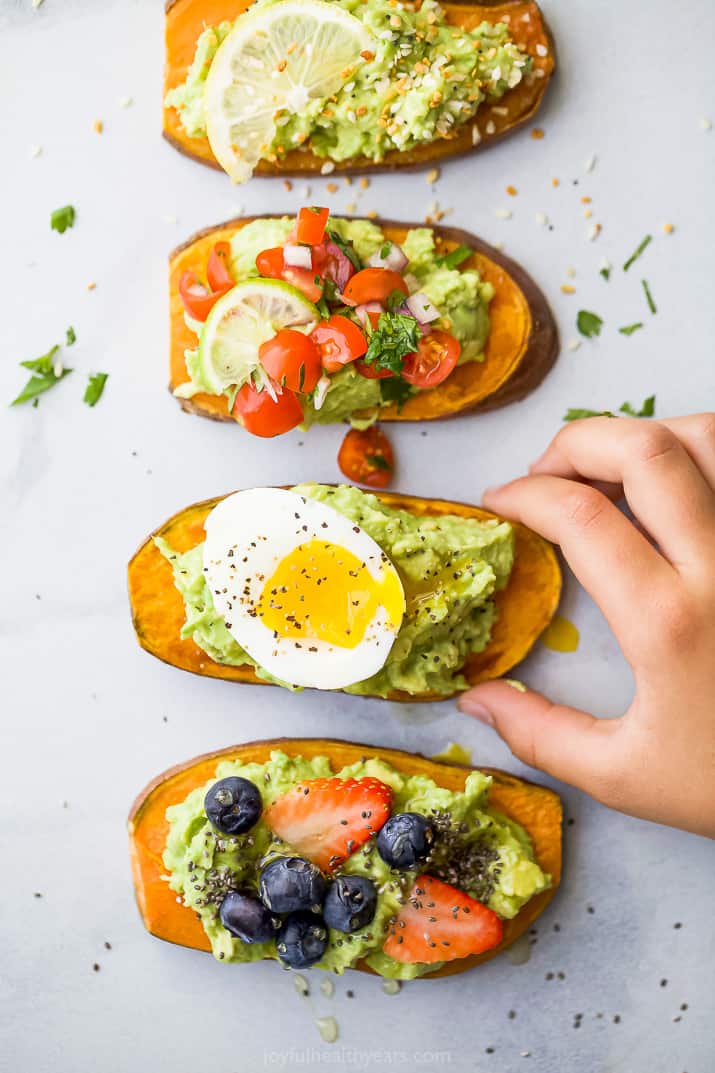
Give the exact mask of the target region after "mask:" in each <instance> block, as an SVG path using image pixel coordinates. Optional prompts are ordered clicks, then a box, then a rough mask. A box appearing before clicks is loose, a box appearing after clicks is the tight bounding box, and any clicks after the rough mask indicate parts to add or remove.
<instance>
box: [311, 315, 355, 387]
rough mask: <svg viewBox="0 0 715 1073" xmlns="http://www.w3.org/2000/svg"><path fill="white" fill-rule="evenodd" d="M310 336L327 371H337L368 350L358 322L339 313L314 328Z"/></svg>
mask: <svg viewBox="0 0 715 1073" xmlns="http://www.w3.org/2000/svg"><path fill="white" fill-rule="evenodd" d="M310 337H311V339H312V340H313V342H314V343H315V345H316V346H317V348H318V351H319V352H320V359H321V362H322V365H323V368H324V369H325V371H326V373H336V372H337V371H338V369H341V368H342V367H343V365H349V364H350V362H351V361H355V360H356V358H360V357H362V355H363V354H364V353H365V351H366V350H367V339H366V338H365V336H364V335H363V333H362V332H361V331H360V329H359V328H358V326H357V324H354V323H353V321H351V320H349V319H348V318H347V317H343V316H341V315H340V314H339V313H335V314H334V315H333V316H332V317H329V318H328V320H324V321H321V323H320V324H318V326H317V327H315V328H313V331H312V332H311V333H310Z"/></svg>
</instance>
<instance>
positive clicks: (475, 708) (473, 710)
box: [457, 697, 494, 727]
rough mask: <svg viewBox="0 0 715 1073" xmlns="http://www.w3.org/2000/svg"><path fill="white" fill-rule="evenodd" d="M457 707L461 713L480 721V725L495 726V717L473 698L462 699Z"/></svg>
mask: <svg viewBox="0 0 715 1073" xmlns="http://www.w3.org/2000/svg"><path fill="white" fill-rule="evenodd" d="M457 706H458V708H459V710H460V711H462V712H464V713H465V714H466V715H471V716H472V718H473V719H478V720H479V722H480V723H485V724H486V726H488V727H493V726H494V716H493V715H492V713H491V712H490V711H489V709H488V708H485V707H484V705H483V704H481V703H480V702H479V701H478V700H474V698H472V697H461V698H460V699H459V700H458V701H457Z"/></svg>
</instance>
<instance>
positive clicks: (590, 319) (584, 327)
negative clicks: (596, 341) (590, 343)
mask: <svg viewBox="0 0 715 1073" xmlns="http://www.w3.org/2000/svg"><path fill="white" fill-rule="evenodd" d="M576 327H577V328H578V330H579V331H580V332H581V335H585V336H586V338H587V339H592V338H593V336H594V335H600V334H601V328H602V327H603V321H602V319H601V318H600V317H599V315H598V313H589V311H588V310H587V309H580V310H579V312H578V316H577V317H576Z"/></svg>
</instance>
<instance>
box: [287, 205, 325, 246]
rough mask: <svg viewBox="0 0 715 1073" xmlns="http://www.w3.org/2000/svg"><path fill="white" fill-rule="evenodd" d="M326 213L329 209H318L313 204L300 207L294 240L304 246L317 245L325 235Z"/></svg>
mask: <svg viewBox="0 0 715 1073" xmlns="http://www.w3.org/2000/svg"><path fill="white" fill-rule="evenodd" d="M328 214H329V209H320V208H317V207H316V206H315V205H311V207H310V208H303V209H301V210H300V212H299V213H298V222H297V224H296V229H295V238H296V242H299V243H301V244H303V245H306V246H319V245H320V243H321V242H322V241H323V236H324V235H325V225H326V224H327V222H328Z"/></svg>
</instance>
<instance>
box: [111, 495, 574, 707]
mask: <svg viewBox="0 0 715 1073" xmlns="http://www.w3.org/2000/svg"><path fill="white" fill-rule="evenodd" d="M378 498H379V499H380V500H381V501H382V502H383V503H385V504H386V505H387V506H389V507H392V508H395V509H402V510H408V511H410V512H412V513H413V514H417V515H420V516H422V515H431V516H439V515H440V514H457V515H459V516H460V517H464V518H477V519H481V520H484V519H487V518H494V517H495V515H493V514H490V513H489V512H488V511H485V510H482V509H481V508H479V507H473V506H469V505H467V504H465V503H453V502H450V501H448V500H436V499H420V498H418V497H416V496H406V495H402V494H400V493H397V492H380V493H379V496H378ZM219 501H220V500H219V499H211V500H206V501H205V502H202V503H196V504H194V505H193V506H191V507H187V508H186V509H185V510H183V511H180V512H179V513H178V514H175V515H173V517H171V518H169V519H168V521H166V522H165V523H164V525H162V526H160V527H159V529H157V530H156V531H155V532H154V533H153V534H151V536H149V537H148V538H147V540H146V541H145V542H144V543H143V544H142V545H141V547H140V548H139V549H138V551H137V552H136V554H135V555H134V557H133V558H132V560H131V561H130V563H129V600H130V605H131V612H132V620H133V623H134V630H135V633H136V636H137V640H138V642H139V644H140V645H141V647H142V648H144V649H146V651H147V652H150V653H151V654H152V655H153V656H156V657H157V659H160V660H162V661H163V662H165V663H169V664H171V665H172V666H174V667H178V668H180V669H181V670H186V671H192V672H193V673H194V674H200V675H203V676H204V677H207V678H222V679H226V680H228V681H232V682H247V683H251V684H255V685H268V684H270V683H266V682H263V681H262V680H261V679H260V678H257V677H256V675H255V674H254V672H253V669H252V668H251V667H250V666H248V665H245V666H241V667H230V666H226V665H223V664H220V663H215V662H214V661H213V660H212V659H211V658H210V657H209V656H207V655H206V653H205V652H204V651H202V649H200V648H199V647H198V645H196V644H195V643H194V642H193V641H192V640H190V639H187V640H182V638H181V637H180V631H181V628H182V626H183V624H184V617H185V612H184V602H183V600H182V597H181V594H180V593H179V592H178V590H177V589H176V588H175V586H174V581H173V576H172V571H171V566H170V564H169V563H168V562H167V560H166V559H165V558H164V556H163V555H162V554H161V552H160V551H159V549H158V548H157V547H156V546H155V544H154V543H153V539H152V538H153V537H154V536H163V537H165V538H166V539H167V540H168V541H169V543H170V544H171V545H172V547H174V548H175V549H176V550H177V551H179V552H183V551H187V550H188V549H189V548H193V547H195V546H196V545H197V544H199V543H201V541H202V540H203V539H204V528H203V526H204V521H205V520H206V517H207V515H208V514H209V513H210V511H211V510H213V508H214V507H215V506H216V504H217V503H218V502H219ZM514 530H515V534H516V556H515V562H514V568H513V570H512V573H511V577H510V579H509V583H508V584H507V586H506V588H504V589H503V590H502V591H501V592H499V593H497V595H496V598H495V599H496V604H497V608H498V610H499V617H498V619H497V622H496V624H495V627H494V630H493V632H492V639H491V641H490V643H489V645H488V647H487V648H486V649H485V650H484V651H483V652H480V653H476V654H474V655H473V656H471V657H470V658H469V659H468V661H467V663H466V664H465V666H464V669H463V673H464V676H465V678H466V679H467V682H468V683H469V685H476V684H477V683H478V682H483V681H486V680H488V679H492V678H499V677H500V676H501V675H504V674H506V673H507V672H508V671H509V670H510V669H511V668H512V667H514V666H515V665H516V664H517V663H519V662H520V661H521V660H522V659H524V658H525V656H526V655H527V654H528V652H529V651H530V649H531V648H532V646H533V644H534V643H535V642H536V640H537V639H538V637H539V636H540V635H541V633H543V631H544V629H545V628H546V626H547V625H548V624H549V622H550V621H551V618H552V617H553V615H554V613H555V611H556V608H557V606H558V602H559V597H560V595H561V571H560V568H559V565H558V561H557V558H556V554H555V552H554V549H553V547H552V546H551V545H550V544H549V543H548V542H547V541H545V540H543V539H542V538H541V537H540V536H538V535H537V534H536V533H534V532H532V530H530V529H527V528H526V526H522V525H519V524H515V525H514ZM388 699H389V700H392V701H402V702H406V703H407V702H409V703H416V702H419V701H434V700H443V699H446V698H445V697H443V696H441V695H435V694H420V695H419V696H414V695H412V694H408V693H400V692H395V693H393V694H391V695H390V696H389V698H388Z"/></svg>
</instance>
